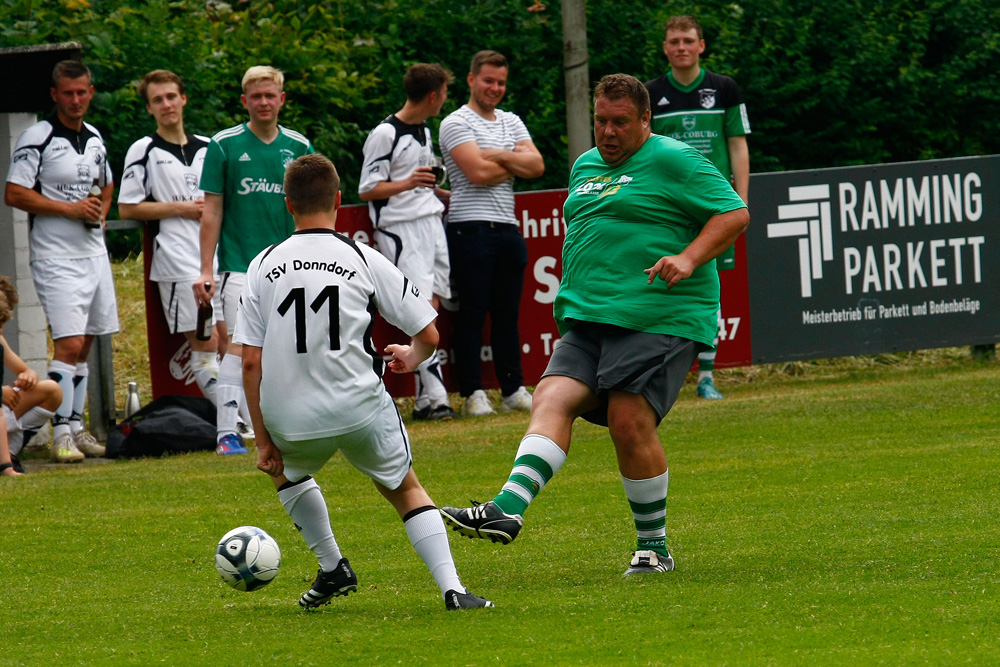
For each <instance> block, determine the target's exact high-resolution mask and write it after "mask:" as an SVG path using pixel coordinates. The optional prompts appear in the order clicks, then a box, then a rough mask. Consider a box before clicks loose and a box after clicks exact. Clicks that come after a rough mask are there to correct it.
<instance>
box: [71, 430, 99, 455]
mask: <svg viewBox="0 0 1000 667" xmlns="http://www.w3.org/2000/svg"><path fill="white" fill-rule="evenodd" d="M73 444H75V445H76V448H77V449H79V450H80V451H81V452H83V454H84V456H89V457H91V458H97V457H100V456H104V445H102V444H101V443H99V442H97V438H95V437H94V436H93V435H91V434H90V433H87V431H86V430H83V431H79V432H77V434H76V435H74V436H73Z"/></svg>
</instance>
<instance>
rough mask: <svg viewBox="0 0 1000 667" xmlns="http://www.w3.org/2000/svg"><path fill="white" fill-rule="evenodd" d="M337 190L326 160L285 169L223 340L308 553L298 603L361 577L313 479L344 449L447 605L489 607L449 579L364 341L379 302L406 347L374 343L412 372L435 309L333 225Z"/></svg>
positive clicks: (402, 432) (313, 603) (336, 591)
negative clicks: (311, 572) (307, 581)
mask: <svg viewBox="0 0 1000 667" xmlns="http://www.w3.org/2000/svg"><path fill="white" fill-rule="evenodd" d="M339 188H340V177H339V176H338V175H337V170H336V169H335V168H334V166H333V163H331V162H330V161H329V160H328V159H327V158H326V157H324V156H322V155H307V156H304V157H301V158H299V159H298V160H296V161H295V162H293V163H292V164H291V166H289V168H288V172H287V173H286V175H285V192H286V195H287V199H286V202H287V204H288V210H289V212H290V213H291V214H292V215H293V216H294V217H295V233H294V234H293V235H292V236H291V237H290V238H289V239H287V240H285V241H283V242H281V243H278V244H277V245H274V246H272V247H270V248H268V249H266V250H265V251H264V252H262V253H260V254H259V255H258V256H257V257H256V258H254V260H253V261H252V262H251V263H250V267H249V268H248V269H247V277H246V278H247V279H246V288H245V290H244V293H243V302H242V305H241V307H240V311H239V316H238V321H237V323H236V333H235V336H234V340H235V341H236V342H238V343H240V344H242V345H243V379H244V386H245V387H246V394H247V405H248V407H249V408H250V415H251V417H252V419H253V425H254V429H255V430H256V434H257V467H258V468H259V469H261V470H262V471H264V472H266V473H267V474H269V475H270V476H271V477H272V478H273V480H274V486H275V488H276V489H277V490H278V499H279V500H280V501H281V504H282V505H283V506H284V508H285V511H287V512H288V515H289V517H291V519H292V521H293V522H294V523H295V525H296V527H298V528H299V531H300V532H301V533H302V537H303V538H304V539H305V541H306V544H308V545H309V548H310V549H311V550H312V551H313V552H314V553H315V554H316V556H317V557H318V559H319V565H320V569H319V573H318V574H317V576H316V581H315V582H314V583H313V585H312V588H310V590H308V591H307V592H306V593H304V594H303V595H302V598H301V599H300V600H299V604H300V605H301V606H303V607H306V608H310V607H318V606H320V605H323V604H326V603H327V602H329V601H330V599H331V598H333V597H335V596H338V595H347V594H348V593H351V592H354V591H356V590H357V587H358V578H357V576H356V575H355V574H354V570H353V569H352V568H351V565H350V563H349V562H348V561H347V559H346V558H344V557H343V555H342V554H341V552H340V547H339V546H338V544H337V541H336V539H335V538H334V535H333V529H332V528H331V526H330V517H329V512H328V510H327V506H326V500H325V499H324V498H323V492H322V491H321V490H320V488H319V485H318V484H317V483H316V481H315V480H314V479H313V478H312V477H311V476H310V475H312V474H313V473H315V472H316V471H318V470H319V469H320V468H322V467H323V465H324V464H325V463H326V462H327V461H328V460H329V459H330V457H332V456H333V455H334V454H336V453H337V452H338V451H341V452H343V454H344V458H346V459H347V460H348V461H349V462H350V463H351V464H352V465H353V466H354V467H356V468H357V469H358V470H360V471H362V472H363V473H365V474H366V475H368V476H369V477H371V479H372V481H373V482H375V487H376V488H377V489H378V490H379V492H380V493H381V494H382V495H383V496H384V497H385V498H386V500H388V501H389V502H390V503H391V504H392V506H393V507H394V508H395V509H396V511H397V512H398V513H399V516H400V518H402V519H403V526H404V527H405V528H406V534H407V536H408V537H409V538H410V542H411V543H412V544H413V548H414V549H415V550H416V551H417V554H419V556H420V557H421V559H423V561H424V563H425V564H426V565H427V568H428V569H429V570H430V571H431V574H432V575H433V576H434V579H435V581H436V582H437V584H438V587H439V588H440V590H441V594H442V595H443V596H444V599H445V605H446V607H447V608H448V609H461V608H467V607H492V606H493V603H492V602H490V601H489V600H485V599H483V598H480V597H478V596H476V595H473V594H472V593H469V592H468V591H466V590H465V587H464V586H462V583H461V581H460V580H459V578H458V574H457V572H456V571H455V563H454V561H453V560H452V557H451V549H450V547H449V545H448V535H447V533H446V532H445V528H444V523H443V522H442V520H441V517H440V515H439V514H438V511H437V508H436V507H435V505H434V501H432V500H431V499H430V497H429V496H428V495H427V492H426V491H424V488H423V487H422V486H421V485H420V482H419V481H418V480H417V476H416V474H415V473H414V472H413V468H412V467H411V463H412V457H411V453H410V442H409V438H408V437H407V434H406V429H405V428H404V426H403V421H402V419H401V418H400V416H399V412H398V411H397V410H396V405H395V403H393V400H392V397H391V396H389V393H388V392H387V391H386V389H385V385H384V384H383V383H382V371H383V364H382V357H381V356H380V355H379V353H378V352H377V351H376V350H375V346H374V343H373V342H372V339H371V327H372V324H373V321H374V318H375V311H376V309H377V310H378V312H380V313H382V315H383V316H384V317H385V319H386V320H387V321H388V322H389V323H391V324H393V325H394V326H396V327H397V328H399V329H400V330H402V331H403V332H404V333H406V334H408V335H410V336H412V340H411V342H410V344H409V345H390V346H388V347H387V348H386V350H385V351H386V352H387V353H390V354H392V357H393V359H392V361H390V362H389V368H390V369H391V370H392V371H393V372H396V373H404V372H411V371H413V369H414V368H416V367H417V365H419V364H420V363H421V362H423V361H424V360H425V359H426V358H427V357H429V356H430V355H431V353H432V352H433V351H434V348H435V347H436V345H437V342H438V333H437V329H436V328H435V327H434V319H435V317H436V316H437V314H436V313H435V312H434V309H433V308H431V306H430V304H429V303H428V302H427V300H426V299H425V298H424V297H423V295H421V294H420V290H418V289H417V288H416V286H415V285H413V284H412V283H410V282H409V280H407V279H406V277H405V276H403V274H401V273H400V272H399V270H398V269H397V268H396V267H395V266H393V265H392V264H391V263H390V262H389V260H387V259H386V258H385V257H383V256H382V255H380V254H379V253H378V252H377V251H376V250H373V249H371V248H369V247H367V246H365V245H359V244H356V243H354V242H353V241H351V240H350V239H348V238H346V237H344V236H342V235H340V234H337V233H336V232H335V231H334V227H335V224H336V221H337V209H338V208H339V207H340V191H339ZM289 378H294V381H295V391H289V385H288V382H289Z"/></svg>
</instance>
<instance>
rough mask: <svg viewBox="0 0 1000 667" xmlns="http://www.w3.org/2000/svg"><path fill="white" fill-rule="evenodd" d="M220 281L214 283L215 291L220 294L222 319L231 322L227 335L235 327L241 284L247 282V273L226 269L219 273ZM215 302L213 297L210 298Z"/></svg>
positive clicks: (230, 333) (241, 290)
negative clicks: (224, 271)
mask: <svg viewBox="0 0 1000 667" xmlns="http://www.w3.org/2000/svg"><path fill="white" fill-rule="evenodd" d="M220 279H221V282H220V281H216V283H215V293H216V294H218V295H221V297H220V298H221V299H222V311H221V312H222V319H223V320H224V321H225V322H228V323H230V324H232V327H230V329H229V335H230V336H232V335H233V331H234V330H235V329H236V307H237V306H238V305H239V303H240V295H242V294H243V286H244V285H246V284H247V274H245V273H236V272H234V271H227V272H226V273H223V274H221V275H220ZM212 303H213V304H214V303H215V298H214V297H213V298H212Z"/></svg>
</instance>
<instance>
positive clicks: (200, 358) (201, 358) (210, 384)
mask: <svg viewBox="0 0 1000 667" xmlns="http://www.w3.org/2000/svg"><path fill="white" fill-rule="evenodd" d="M216 359H217V358H216V356H215V352H199V351H197V350H192V351H191V370H192V372H193V373H194V381H195V382H196V383H197V384H198V388H199V389H201V394H202V396H204V397H205V398H207V399H208V400H210V401H212V403H214V404H215V405H216V407H218V405H219V402H218V400H217V397H216V391H215V390H216V387H217V386H218V383H219V362H218V361H217V360H216ZM240 370H241V372H242V368H241V369H240Z"/></svg>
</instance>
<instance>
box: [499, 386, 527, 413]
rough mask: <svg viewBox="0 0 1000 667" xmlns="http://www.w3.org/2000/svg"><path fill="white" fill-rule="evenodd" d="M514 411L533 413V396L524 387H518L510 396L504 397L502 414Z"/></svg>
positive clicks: (501, 407) (501, 403)
mask: <svg viewBox="0 0 1000 667" xmlns="http://www.w3.org/2000/svg"><path fill="white" fill-rule="evenodd" d="M512 410H524V411H525V412H531V394H529V393H528V390H527V389H525V388H524V387H523V386H521V387H518V388H517V391H515V392H514V393H513V394H511V395H510V396H504V397H503V400H502V401H500V412H511V411H512Z"/></svg>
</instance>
